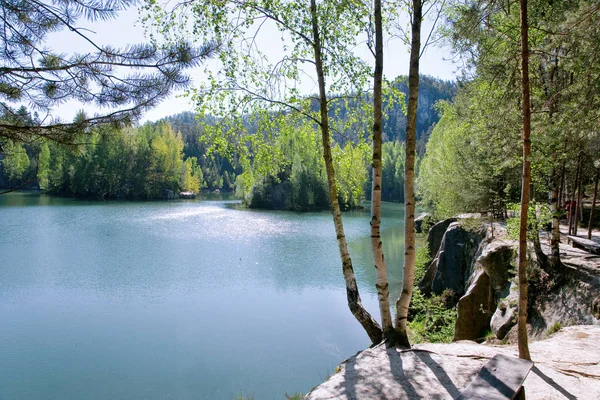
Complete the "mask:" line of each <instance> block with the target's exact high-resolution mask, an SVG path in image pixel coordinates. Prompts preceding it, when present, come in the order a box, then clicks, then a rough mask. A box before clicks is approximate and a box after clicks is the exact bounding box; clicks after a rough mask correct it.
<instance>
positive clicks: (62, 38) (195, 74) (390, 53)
mask: <svg viewBox="0 0 600 400" xmlns="http://www.w3.org/2000/svg"><path fill="white" fill-rule="evenodd" d="M138 18H139V13H138V10H137V9H135V8H130V9H128V10H125V11H122V12H121V13H119V16H118V17H117V18H116V19H113V20H109V21H101V22H95V23H89V22H88V21H82V22H81V24H80V27H83V28H85V29H87V30H88V31H87V34H88V36H89V37H90V38H91V39H92V40H94V41H95V42H96V43H97V44H100V45H111V46H113V47H122V46H125V45H127V44H134V43H143V42H145V41H147V39H146V37H145V35H144V28H143V27H142V24H141V23H140V22H138ZM426 32H428V27H427V24H424V27H423V36H425V35H426ZM258 41H259V46H260V47H261V48H263V49H271V48H272V49H276V48H280V47H281V40H280V36H279V34H275V35H270V34H268V32H267V34H263V35H261V36H260V37H259V38H258ZM47 46H48V47H50V48H52V49H54V50H56V51H59V52H63V53H66V54H69V53H73V52H86V51H89V47H88V45H87V44H86V43H85V42H84V41H83V40H82V39H80V38H78V37H77V36H76V35H73V33H72V32H69V31H62V32H55V33H53V34H51V35H50V36H49V37H48V42H47ZM273 51H274V52H275V53H276V51H277V50H273ZM358 51H359V52H362V53H364V54H358V55H359V56H361V57H363V58H364V57H368V56H369V55H368V52H367V51H366V50H365V49H363V50H358ZM449 59H450V54H449V51H448V50H446V49H443V48H439V47H433V46H430V47H428V48H427V49H426V51H425V53H424V54H423V56H422V58H421V64H420V72H421V74H423V75H431V76H434V77H437V78H441V79H444V80H455V79H456V76H457V70H458V67H457V65H456V64H454V63H452V61H450V60H449ZM408 60H409V49H408V47H407V46H405V45H404V44H403V43H402V42H401V41H400V40H399V39H395V40H388V41H387V42H386V44H385V47H384V75H385V76H386V77H387V78H388V79H390V80H391V79H394V78H395V77H397V76H398V75H407V74H408ZM187 73H188V74H189V75H190V76H191V77H192V81H193V85H196V86H197V85H198V84H200V83H201V82H202V80H203V78H204V75H203V72H202V68H196V69H192V70H189V71H187ZM307 90H309V91H311V92H312V93H314V92H316V88H308V89H307ZM81 109H83V110H84V111H86V113H87V114H88V115H89V114H93V113H94V112H97V111H98V110H97V109H94V108H92V107H90V106H82V105H81V104H79V103H77V102H74V101H70V102H67V103H65V104H62V105H60V107H56V108H55V109H54V110H52V115H53V116H54V117H59V118H61V119H63V120H67V121H70V120H72V119H73V117H74V116H75V115H76V113H77V111H78V110H81ZM193 110H194V105H193V104H192V103H191V102H190V100H189V99H187V98H186V97H185V96H183V92H179V93H174V94H173V95H171V96H170V97H169V98H167V99H165V100H164V101H162V102H161V103H160V104H159V105H158V106H157V107H155V108H153V109H152V110H150V111H148V112H147V113H145V114H144V116H143V117H142V121H141V122H145V121H156V120H158V119H161V118H164V117H166V116H169V115H173V114H177V113H181V112H184V111H193Z"/></svg>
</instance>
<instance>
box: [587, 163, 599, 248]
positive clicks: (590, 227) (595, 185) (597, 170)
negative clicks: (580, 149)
mask: <svg viewBox="0 0 600 400" xmlns="http://www.w3.org/2000/svg"><path fill="white" fill-rule="evenodd" d="M598 175H600V168H598V169H596V176H595V177H594V196H593V197H592V209H591V210H590V222H589V224H588V235H587V237H588V239H590V240H591V239H592V225H593V222H594V208H596V197H597V196H598Z"/></svg>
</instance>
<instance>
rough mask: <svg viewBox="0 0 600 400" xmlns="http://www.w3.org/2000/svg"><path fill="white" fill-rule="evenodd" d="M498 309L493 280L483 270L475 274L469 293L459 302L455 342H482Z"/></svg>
mask: <svg viewBox="0 0 600 400" xmlns="http://www.w3.org/2000/svg"><path fill="white" fill-rule="evenodd" d="M495 309H496V302H495V299H494V291H493V290H492V285H491V279H490V277H489V275H488V274H487V273H486V272H485V271H484V270H482V269H479V270H477V271H476V272H475V275H474V276H473V279H472V283H471V285H470V286H469V289H468V290H467V293H466V294H465V295H464V296H462V297H461V298H460V300H458V304H457V306H456V311H457V314H458V317H457V319H456V324H455V326H454V340H475V341H480V340H481V341H482V340H483V338H484V337H483V336H484V335H485V332H486V331H487V330H489V327H490V320H491V319H492V314H493V313H494V311H495Z"/></svg>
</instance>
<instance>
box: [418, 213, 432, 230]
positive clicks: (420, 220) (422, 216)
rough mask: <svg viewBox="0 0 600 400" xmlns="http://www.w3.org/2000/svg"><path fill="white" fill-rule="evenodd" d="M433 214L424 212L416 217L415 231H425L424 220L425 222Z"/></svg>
mask: <svg viewBox="0 0 600 400" xmlns="http://www.w3.org/2000/svg"><path fill="white" fill-rule="evenodd" d="M430 217H431V215H430V214H429V213H422V214H420V215H419V216H418V217H417V218H415V232H417V233H423V222H425V221H426V220H427V219H428V218H430Z"/></svg>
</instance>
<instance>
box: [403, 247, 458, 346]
mask: <svg viewBox="0 0 600 400" xmlns="http://www.w3.org/2000/svg"><path fill="white" fill-rule="evenodd" d="M430 263H431V258H430V257H429V252H428V250H427V247H426V246H420V247H417V250H416V261H415V284H418V282H419V281H420V280H421V279H422V278H423V275H425V271H426V269H427V268H428V267H429V264H430ZM457 301H458V299H457V296H456V293H454V291H452V290H446V291H444V292H443V293H442V294H441V295H440V296H435V295H434V296H431V297H425V296H424V295H423V293H421V291H420V290H419V288H418V287H417V286H416V285H415V287H414V288H413V295H412V299H411V303H410V310H409V316H408V317H409V323H408V326H409V328H410V335H411V343H422V342H433V343H437V342H441V343H449V342H451V341H452V338H453V337H454V325H455V323H456V310H455V305H456V302H457Z"/></svg>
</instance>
